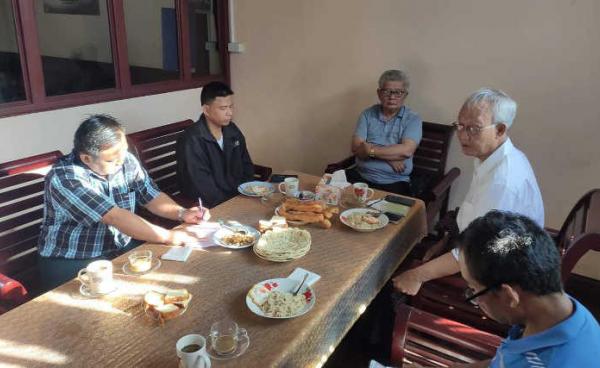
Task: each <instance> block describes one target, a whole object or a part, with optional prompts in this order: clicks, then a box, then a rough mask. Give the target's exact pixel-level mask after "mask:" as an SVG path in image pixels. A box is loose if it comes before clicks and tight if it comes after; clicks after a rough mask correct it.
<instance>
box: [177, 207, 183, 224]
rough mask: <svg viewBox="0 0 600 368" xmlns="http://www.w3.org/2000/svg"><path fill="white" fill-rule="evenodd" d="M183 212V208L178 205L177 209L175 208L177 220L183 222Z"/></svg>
mask: <svg viewBox="0 0 600 368" xmlns="http://www.w3.org/2000/svg"><path fill="white" fill-rule="evenodd" d="M184 213H185V208H183V207H180V208H179V210H177V220H178V221H179V222H183V214H184Z"/></svg>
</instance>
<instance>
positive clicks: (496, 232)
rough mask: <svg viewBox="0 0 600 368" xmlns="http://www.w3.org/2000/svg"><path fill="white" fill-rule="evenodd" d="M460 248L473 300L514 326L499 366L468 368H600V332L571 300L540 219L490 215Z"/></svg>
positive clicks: (473, 226) (479, 364)
mask: <svg viewBox="0 0 600 368" xmlns="http://www.w3.org/2000/svg"><path fill="white" fill-rule="evenodd" d="M458 244H459V248H460V257H459V263H460V272H461V274H462V276H463V278H464V279H465V280H466V281H467V283H468V285H469V289H467V291H466V293H465V295H466V296H467V300H468V301H470V302H472V303H474V304H476V305H479V307H480V308H481V310H482V311H484V312H485V313H486V314H487V315H488V316H490V317H491V318H493V319H495V320H497V321H499V322H502V323H506V324H511V325H513V327H512V328H511V330H510V332H509V336H508V337H507V338H506V339H505V340H504V341H503V342H502V344H501V345H500V347H499V348H498V350H497V352H496V355H495V356H494V358H493V359H492V360H491V361H484V362H477V363H475V364H471V365H465V366H467V367H488V366H489V367H494V368H496V367H498V368H503V367H511V368H521V367H523V368H524V367H536V368H542V367H547V368H549V367H557V368H558V367H595V366H598V364H599V362H600V326H598V322H596V320H595V319H594V317H593V316H592V314H591V313H590V312H589V311H588V310H587V309H586V308H585V307H584V306H583V305H581V304H580V303H579V302H578V301H577V300H575V299H573V298H571V297H570V296H569V295H567V294H565V292H564V290H563V287H562V283H561V274H560V255H559V253H558V249H557V248H556V245H555V244H554V242H553V240H552V239H551V238H550V236H549V235H548V234H547V233H546V232H545V231H544V230H543V229H542V228H540V227H539V226H538V225H537V224H536V223H535V222H534V221H533V220H531V219H529V218H527V217H525V216H522V215H517V214H513V213H510V212H501V211H490V212H488V213H487V214H486V215H485V216H482V217H479V218H477V219H475V220H474V221H473V222H471V224H470V225H469V226H468V227H467V228H466V229H465V230H464V231H463V232H462V233H461V235H460V236H459V240H458ZM461 366H462V365H461Z"/></svg>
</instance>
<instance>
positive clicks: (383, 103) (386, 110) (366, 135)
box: [346, 70, 423, 195]
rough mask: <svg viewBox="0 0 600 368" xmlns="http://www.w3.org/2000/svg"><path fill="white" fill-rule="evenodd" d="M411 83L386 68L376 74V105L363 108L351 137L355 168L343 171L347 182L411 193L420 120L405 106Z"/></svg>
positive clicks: (419, 137) (421, 132)
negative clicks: (378, 74) (377, 75)
mask: <svg viewBox="0 0 600 368" xmlns="http://www.w3.org/2000/svg"><path fill="white" fill-rule="evenodd" d="M409 87H410V82H409V80H408V76H407V75H406V73H404V72H402V71H400V70H388V71H386V72H384V73H383V74H382V75H381V77H379V88H378V89H377V96H378V97H379V101H380V103H379V104H376V105H373V106H371V107H369V108H367V109H366V110H364V111H363V112H362V113H361V114H360V117H359V118H358V123H357V125H356V130H355V132H354V136H353V137H352V153H354V155H355V156H356V168H353V169H349V170H346V176H347V178H348V181H350V182H352V183H355V182H365V183H367V184H369V186H371V187H373V188H376V189H381V190H385V191H388V192H394V193H398V194H407V195H408V194H410V176H409V175H410V173H411V172H412V169H413V162H412V156H413V154H414V153H415V150H416V149H417V146H418V145H419V142H420V141H421V136H422V134H423V128H422V125H423V122H422V120H421V118H420V117H419V115H418V114H417V113H415V112H413V111H412V110H411V109H409V108H408V107H407V106H405V105H404V100H405V99H406V96H408V89H409Z"/></svg>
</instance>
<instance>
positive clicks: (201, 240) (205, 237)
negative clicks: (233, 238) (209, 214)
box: [186, 222, 221, 248]
mask: <svg viewBox="0 0 600 368" xmlns="http://www.w3.org/2000/svg"><path fill="white" fill-rule="evenodd" d="M220 228H221V225H219V224H218V223H217V222H202V223H200V224H198V225H190V226H188V227H186V230H187V231H189V232H191V233H193V234H194V235H196V237H198V241H197V242H195V243H189V244H186V246H187V247H191V248H207V247H213V246H216V245H217V244H215V242H214V241H213V234H214V233H215V232H216V231H217V230H219V229H220Z"/></svg>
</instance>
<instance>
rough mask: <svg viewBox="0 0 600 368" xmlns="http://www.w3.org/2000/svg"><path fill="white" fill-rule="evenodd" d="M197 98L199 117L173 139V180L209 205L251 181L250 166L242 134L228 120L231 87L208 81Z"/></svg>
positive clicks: (186, 193)
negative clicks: (175, 140) (200, 112)
mask: <svg viewBox="0 0 600 368" xmlns="http://www.w3.org/2000/svg"><path fill="white" fill-rule="evenodd" d="M200 101H201V102H202V115H200V119H198V121H197V122H196V123H195V124H194V125H192V126H191V127H189V128H187V129H186V130H185V131H184V132H183V133H182V134H181V135H180V136H179V138H178V139H177V180H178V181H179V187H180V188H182V191H183V194H184V195H185V196H187V197H190V198H198V197H199V198H202V201H203V203H204V204H205V205H206V206H207V207H209V208H210V207H214V206H216V205H218V204H219V203H222V202H225V201H226V200H228V199H230V198H232V197H234V196H235V195H237V187H238V185H240V184H241V183H245V182H247V181H251V180H252V178H253V175H254V165H253V164H252V159H251V158H250V155H249V154H248V149H247V148H246V139H245V138H244V135H243V134H242V132H241V131H240V130H239V129H238V127H237V126H236V125H235V123H233V122H232V121H231V118H232V116H233V91H232V90H231V88H229V86H228V85H226V84H224V83H221V82H211V83H209V84H207V85H206V86H204V87H203V88H202V93H201V95H200Z"/></svg>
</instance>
